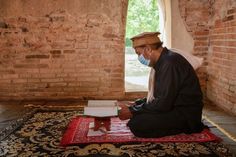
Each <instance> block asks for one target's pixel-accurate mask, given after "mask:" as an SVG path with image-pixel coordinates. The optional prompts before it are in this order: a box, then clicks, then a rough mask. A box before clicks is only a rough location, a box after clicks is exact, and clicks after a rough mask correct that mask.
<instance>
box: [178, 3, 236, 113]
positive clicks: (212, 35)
mask: <svg viewBox="0 0 236 157" xmlns="http://www.w3.org/2000/svg"><path fill="white" fill-rule="evenodd" d="M179 9H180V14H181V17H182V19H183V20H184V22H185V25H186V29H187V31H188V32H189V33H190V34H191V35H192V37H193V39H194V47H193V53H194V54H195V55H198V56H201V57H204V58H205V62H204V65H203V66H202V67H201V68H200V69H199V70H198V75H199V78H200V81H201V85H202V87H203V91H204V93H205V96H207V97H208V99H210V100H211V101H212V102H213V103H215V104H217V105H218V106H220V107H222V108H223V109H225V110H228V111H230V112H233V113H236V88H235V86H236V53H235V52H236V1H234V0H217V1H215V0H199V1H188V0H179ZM185 42H187V41H185Z"/></svg>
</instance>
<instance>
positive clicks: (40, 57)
mask: <svg viewBox="0 0 236 157" xmlns="http://www.w3.org/2000/svg"><path fill="white" fill-rule="evenodd" d="M25 58H26V59H32V58H35V59H48V58H49V55H26V56H25Z"/></svg>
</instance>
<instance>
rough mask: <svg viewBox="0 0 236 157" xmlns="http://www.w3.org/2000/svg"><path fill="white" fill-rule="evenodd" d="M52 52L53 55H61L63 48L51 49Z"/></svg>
mask: <svg viewBox="0 0 236 157" xmlns="http://www.w3.org/2000/svg"><path fill="white" fill-rule="evenodd" d="M50 53H51V54H53V55H59V54H61V50H51V51H50Z"/></svg>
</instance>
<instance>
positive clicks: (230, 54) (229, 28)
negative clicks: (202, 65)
mask: <svg viewBox="0 0 236 157" xmlns="http://www.w3.org/2000/svg"><path fill="white" fill-rule="evenodd" d="M208 75H209V76H208V83H207V85H208V86H207V96H208V98H209V99H210V100H211V101H213V102H214V103H215V104H217V105H219V106H221V107H222V108H223V109H225V110H228V111H231V112H234V113H236V6H234V7H232V8H231V7H230V8H227V9H226V10H225V15H224V16H223V17H221V18H219V19H216V20H215V22H214V23H213V25H212V27H211V30H210V50H209V65H208Z"/></svg>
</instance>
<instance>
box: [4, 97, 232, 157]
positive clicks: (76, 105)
mask: <svg viewBox="0 0 236 157" xmlns="http://www.w3.org/2000/svg"><path fill="white" fill-rule="evenodd" d="M84 105H86V102H85V101H75V100H71V101H68V100H66V101H62V100H60V101H21V102H19V101H2V102H0V132H1V131H2V130H3V129H4V128H6V127H8V126H9V125H10V124H11V123H12V122H13V121H15V120H17V119H20V118H21V117H22V116H23V115H25V114H26V113H28V112H31V111H32V109H33V108H43V109H48V110H57V109H60V110H61V109H63V110H75V109H77V110H82V108H83V106H84ZM203 115H204V117H203V119H204V122H206V121H208V122H207V125H208V126H209V127H210V129H211V130H212V132H213V133H215V134H216V135H217V136H219V137H221V138H222V139H223V143H224V144H225V145H226V146H228V147H229V148H230V150H231V151H232V152H233V153H234V154H235V155H236V116H235V115H231V114H228V113H226V112H225V111H223V110H222V109H220V108H218V107H216V106H214V105H209V104H208V105H205V106H204V110H203ZM209 122H210V123H209ZM0 140H1V138H0Z"/></svg>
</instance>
